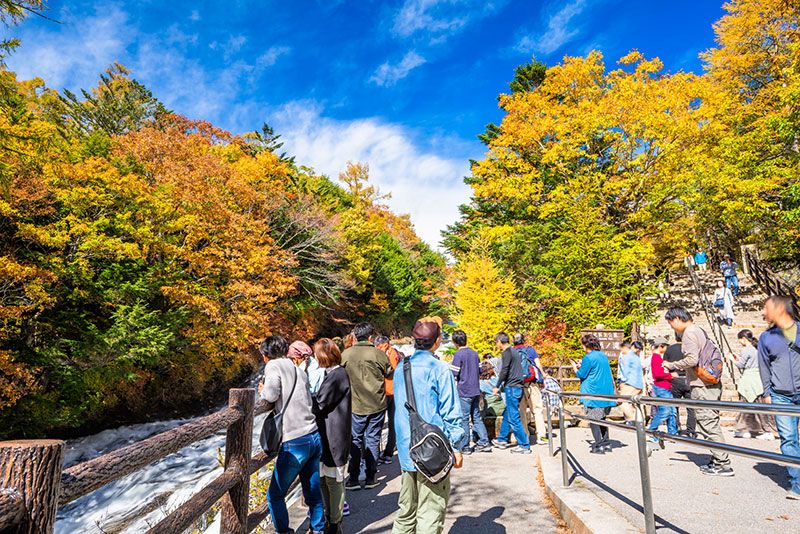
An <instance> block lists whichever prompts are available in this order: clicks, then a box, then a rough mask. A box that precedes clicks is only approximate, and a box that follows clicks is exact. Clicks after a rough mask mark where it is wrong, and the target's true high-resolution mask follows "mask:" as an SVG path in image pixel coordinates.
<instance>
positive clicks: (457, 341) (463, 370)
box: [450, 330, 492, 454]
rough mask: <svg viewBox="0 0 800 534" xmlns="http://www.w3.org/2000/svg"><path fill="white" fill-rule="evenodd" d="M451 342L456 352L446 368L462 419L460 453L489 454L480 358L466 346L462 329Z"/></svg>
mask: <svg viewBox="0 0 800 534" xmlns="http://www.w3.org/2000/svg"><path fill="white" fill-rule="evenodd" d="M451 339H452V340H453V344H454V345H455V346H456V348H457V349H458V350H456V352H455V354H453V363H452V364H451V365H450V368H451V369H452V371H453V375H454V376H455V378H456V384H457V385H458V396H459V397H460V400H461V415H462V416H463V418H464V419H463V426H464V443H463V447H461V452H463V453H464V454H472V453H473V452H475V451H478V452H492V445H491V444H490V443H489V434H488V433H487V431H486V425H484V424H483V418H482V417H481V402H480V401H481V385H480V374H481V363H480V357H479V356H478V353H477V352H475V351H474V350H472V349H471V348H469V347H467V334H466V333H465V332H464V331H463V330H456V331H455V332H453V335H452V336H451ZM470 419H472V430H470V426H469V422H470ZM473 431H474V432H475V433H476V434H477V435H478V442H477V443H476V444H475V447H474V448H473V447H472V446H471V445H470V440H471V437H472V432H473Z"/></svg>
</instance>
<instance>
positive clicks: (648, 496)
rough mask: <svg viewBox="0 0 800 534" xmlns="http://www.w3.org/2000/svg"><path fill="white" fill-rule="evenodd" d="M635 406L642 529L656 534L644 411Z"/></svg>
mask: <svg viewBox="0 0 800 534" xmlns="http://www.w3.org/2000/svg"><path fill="white" fill-rule="evenodd" d="M632 400H633V399H632ZM635 406H636V448H637V450H638V452H639V478H640V479H641V482H642V507H643V510H644V529H645V533H646V534H656V520H655V514H654V512H653V490H652V488H651V487H650V462H649V460H648V457H647V434H645V431H644V410H643V409H642V405H641V404H639V402H638V401H635Z"/></svg>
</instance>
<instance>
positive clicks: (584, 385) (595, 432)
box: [572, 334, 616, 454]
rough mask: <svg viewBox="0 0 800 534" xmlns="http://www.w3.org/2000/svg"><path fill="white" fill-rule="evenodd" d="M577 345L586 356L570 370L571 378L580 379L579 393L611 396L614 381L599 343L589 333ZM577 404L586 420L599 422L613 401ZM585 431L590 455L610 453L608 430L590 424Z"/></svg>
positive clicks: (586, 401) (605, 427) (606, 413)
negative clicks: (571, 372)
mask: <svg viewBox="0 0 800 534" xmlns="http://www.w3.org/2000/svg"><path fill="white" fill-rule="evenodd" d="M581 345H582V346H583V350H584V352H585V353H586V354H585V355H584V356H583V359H582V360H581V361H580V362H576V361H575V360H572V368H573V369H574V370H575V375H576V376H577V377H578V378H579V379H580V380H581V393H587V394H592V395H613V394H614V379H613V377H612V375H611V365H610V364H609V363H608V356H607V355H606V353H605V352H602V351H601V350H600V340H599V339H597V337H596V336H593V335H591V334H584V335H583V336H582V337H581ZM581 404H583V405H584V407H585V408H586V416H587V417H589V418H590V419H594V420H596V421H603V420H604V419H605V418H606V417H607V416H608V413H609V412H610V411H611V407H612V406H614V405H615V404H616V402H614V401H605V400H595V399H581ZM589 428H590V429H591V431H592V437H593V438H594V442H593V443H592V447H591V449H590V451H589V452H592V453H594V454H605V453H606V452H611V441H610V440H609V437H608V427H607V426H603V425H597V424H594V423H590V424H589Z"/></svg>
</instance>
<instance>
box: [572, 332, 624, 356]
mask: <svg viewBox="0 0 800 534" xmlns="http://www.w3.org/2000/svg"><path fill="white" fill-rule="evenodd" d="M584 334H591V335H593V336H595V337H596V338H597V339H599V340H600V350H602V351H603V352H605V353H606V354H607V355H608V358H609V359H610V360H616V359H618V358H619V352H620V345H621V344H622V341H623V340H624V339H625V331H624V330H606V329H605V328H594V329H587V330H581V335H584Z"/></svg>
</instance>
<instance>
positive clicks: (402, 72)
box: [369, 50, 425, 86]
mask: <svg viewBox="0 0 800 534" xmlns="http://www.w3.org/2000/svg"><path fill="white" fill-rule="evenodd" d="M424 64H425V58H424V57H422V56H420V55H419V54H417V53H416V52H414V51H413V50H412V51H410V52H408V53H406V55H405V56H403V59H402V60H400V63H398V64H396V65H390V64H389V62H386V63H384V64H383V65H381V66H380V67H378V69H377V70H376V71H375V74H373V75H372V77H371V78H370V79H369V81H371V82H373V83H375V84H377V85H381V86H387V85H394V84H396V83H397V82H398V81H400V80H402V79H403V78H405V77H406V76H408V74H409V73H410V72H411V71H412V70H414V69H415V68H417V67H419V66H420V65H424Z"/></svg>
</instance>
